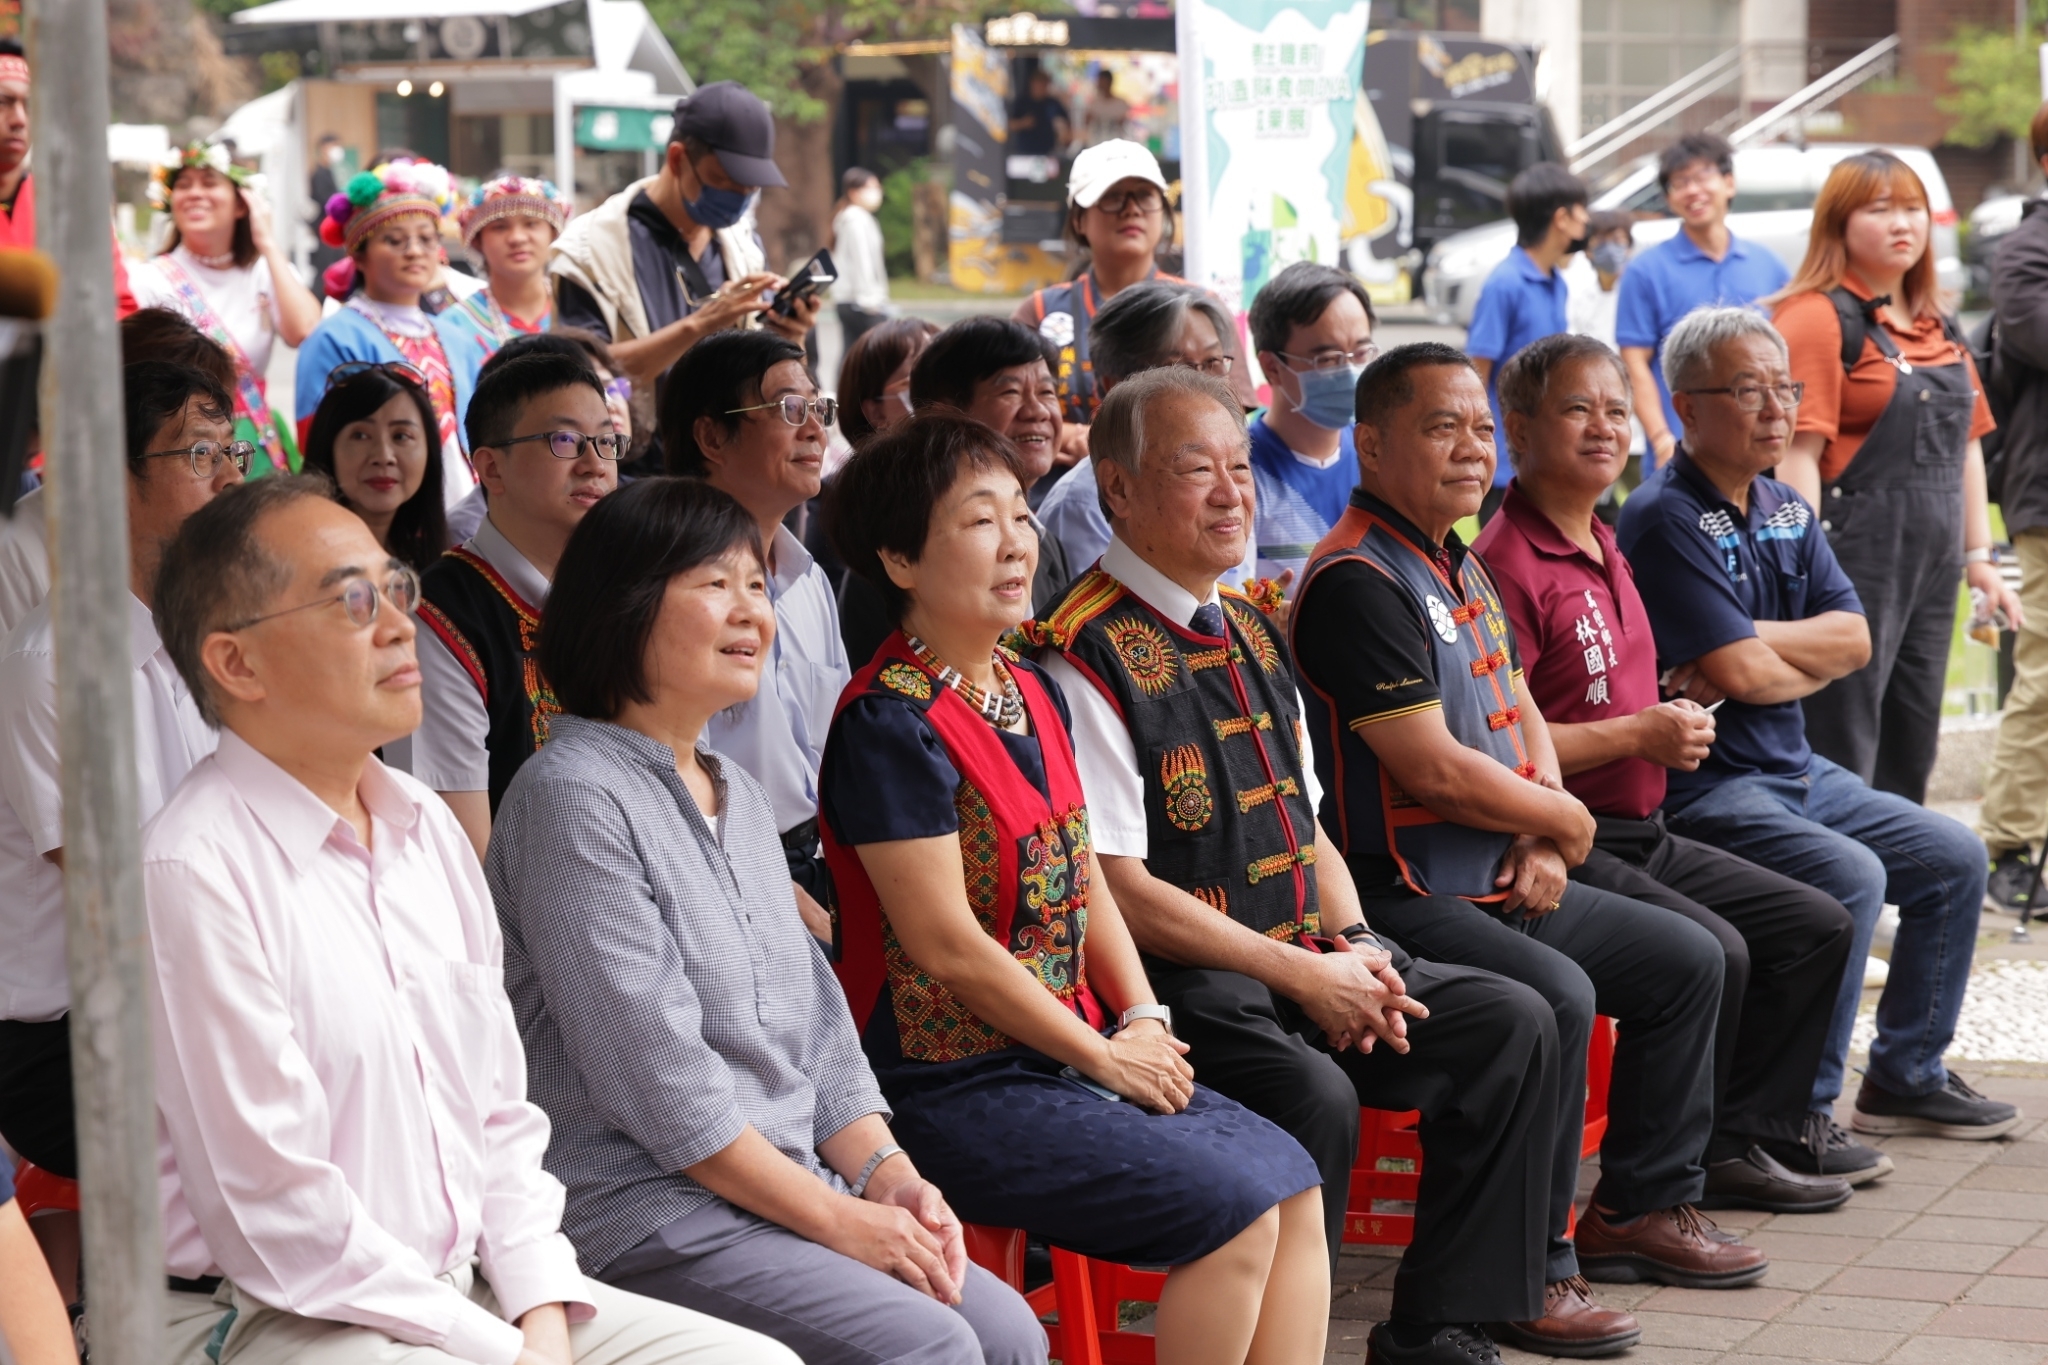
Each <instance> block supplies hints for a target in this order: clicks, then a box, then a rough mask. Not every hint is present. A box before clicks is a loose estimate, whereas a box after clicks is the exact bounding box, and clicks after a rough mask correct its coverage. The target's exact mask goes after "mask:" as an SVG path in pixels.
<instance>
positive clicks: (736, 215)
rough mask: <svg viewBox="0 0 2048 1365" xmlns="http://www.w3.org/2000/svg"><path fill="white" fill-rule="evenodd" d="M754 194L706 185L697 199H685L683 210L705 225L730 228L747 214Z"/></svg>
mask: <svg viewBox="0 0 2048 1365" xmlns="http://www.w3.org/2000/svg"><path fill="white" fill-rule="evenodd" d="M753 201H754V196H753V195H752V194H751V193H749V192H747V191H745V190H722V189H719V188H718V187H717V186H716V185H705V186H704V187H703V190H702V192H701V193H699V194H698V195H697V197H696V198H695V199H685V200H684V201H683V210H684V212H686V213H688V214H689V215H690V216H691V217H692V218H694V219H696V220H697V221H698V222H699V223H701V224H703V225H704V226H705V227H708V228H711V229H713V230H716V229H718V228H729V227H731V226H732V225H733V224H734V223H737V222H738V221H739V220H740V219H741V218H743V217H745V216H746V212H747V205H749V204H751V203H752V202H753Z"/></svg>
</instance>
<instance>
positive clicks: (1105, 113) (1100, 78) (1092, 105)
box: [1081, 66, 1131, 147]
mask: <svg viewBox="0 0 2048 1365" xmlns="http://www.w3.org/2000/svg"><path fill="white" fill-rule="evenodd" d="M1130 127H1131V106H1130V105H1129V104H1128V103H1127V102H1125V101H1124V100H1121V99H1118V98H1117V94H1116V73H1115V72H1114V71H1111V70H1110V69H1109V68H1108V67H1106V66H1105V67H1103V68H1102V69H1101V70H1100V71H1098V72H1096V73H1095V94H1094V95H1093V96H1092V97H1091V98H1090V99H1089V101H1088V111H1087V112H1086V113H1085V114H1083V115H1082V116H1081V145H1082V146H1084V147H1094V146H1096V145H1098V144H1100V143H1104V142H1113V141H1115V140H1116V139H1118V138H1121V137H1128V136H1129V135H1130Z"/></svg>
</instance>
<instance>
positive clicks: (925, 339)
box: [838, 318, 939, 446]
mask: <svg viewBox="0 0 2048 1365" xmlns="http://www.w3.org/2000/svg"><path fill="white" fill-rule="evenodd" d="M938 334H939V326H938V324H937V323H935V322H926V321H925V320H924V319H923V318H890V319H889V320H887V321H886V322H883V323H881V324H880V325H879V326H876V327H873V328H870V329H869V330H868V331H866V332H863V333H862V334H861V337H860V340H858V341H854V342H849V343H848V344H847V347H846V355H845V358H844V359H842V360H841V361H840V362H839V391H838V397H839V434H840V435H841V436H844V437H845V438H846V440H847V443H848V444H849V445H856V446H857V445H859V444H860V443H861V442H862V441H865V440H866V439H867V438H868V437H870V436H872V435H874V434H875V433H876V432H878V431H887V430H888V429H889V428H890V427H893V426H895V425H896V424H897V423H898V422H901V421H902V420H903V419H904V418H906V417H908V416H910V371H911V369H912V368H913V367H914V366H915V365H916V364H917V358H918V357H919V356H921V355H923V354H924V348H925V347H926V346H927V345H929V344H930V343H931V339H932V338H933V337H935V336H937V335H938Z"/></svg>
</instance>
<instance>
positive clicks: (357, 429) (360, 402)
mask: <svg viewBox="0 0 2048 1365" xmlns="http://www.w3.org/2000/svg"><path fill="white" fill-rule="evenodd" d="M435 426H436V424H435V420H434V405H433V403H432V402H431V401H430V400H429V399H428V398H427V388H426V384H425V382H424V380H423V377H422V376H421V375H420V373H419V372H418V371H417V370H415V369H413V368H412V367H411V366H409V365H405V364H395V365H376V364H369V363H366V362H362V361H357V362H354V363H351V364H348V365H343V366H342V367H340V369H339V370H337V371H336V373H335V375H334V377H333V379H332V381H331V382H330V383H329V385H328V388H327V392H326V393H325V394H323V395H322V396H321V399H320V406H319V407H318V408H316V409H314V411H313V425H312V427H311V429H310V430H309V431H308V432H307V434H306V459H305V466H304V467H305V469H306V470H308V471H317V472H319V473H321V474H325V475H326V476H327V477H328V478H330V479H332V480H333V481H334V489H335V496H336V498H337V500H338V501H339V502H340V503H341V505H342V506H343V507H346V508H348V510H349V511H351V512H354V513H355V514H356V515H357V516H359V517H361V518H362V519H363V521H364V523H365V524H366V525H368V526H369V528H370V532H371V534H372V535H374V536H376V537H377V543H378V544H379V545H382V546H383V547H384V548H385V549H386V550H389V551H390V552H391V553H392V554H393V555H396V556H397V557H398V558H400V559H402V560H404V561H405V562H406V563H407V564H410V565H411V566H412V567H413V569H414V570H415V571H417V572H420V573H425V572H426V569H427V566H428V565H430V564H432V563H433V562H434V561H435V560H437V559H439V558H440V557H441V553H442V551H444V550H446V549H447V548H448V545H449V536H448V516H447V510H446V509H445V508H444V507H443V506H442V505H441V445H440V442H439V441H437V440H435V439H434V431H435Z"/></svg>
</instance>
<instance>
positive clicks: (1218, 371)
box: [1167, 355, 1237, 379]
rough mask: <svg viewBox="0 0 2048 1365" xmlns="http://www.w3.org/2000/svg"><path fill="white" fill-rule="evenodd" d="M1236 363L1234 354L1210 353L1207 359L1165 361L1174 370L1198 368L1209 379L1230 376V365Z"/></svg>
mask: <svg viewBox="0 0 2048 1365" xmlns="http://www.w3.org/2000/svg"><path fill="white" fill-rule="evenodd" d="M1236 363H1237V357H1236V356H1234V355H1212V356H1210V357H1209V358H1208V359H1207V360H1170V361H1168V362H1167V364H1169V365H1170V366H1172V367H1173V368H1174V369H1176V370H1200V371H1201V372H1202V373H1203V374H1206V375H1208V376H1209V377H1210V378H1211V379H1228V378H1230V369H1231V366H1233V365H1235V364H1236Z"/></svg>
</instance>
